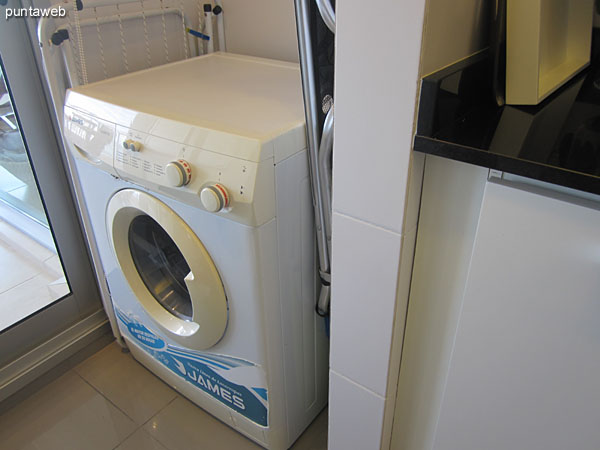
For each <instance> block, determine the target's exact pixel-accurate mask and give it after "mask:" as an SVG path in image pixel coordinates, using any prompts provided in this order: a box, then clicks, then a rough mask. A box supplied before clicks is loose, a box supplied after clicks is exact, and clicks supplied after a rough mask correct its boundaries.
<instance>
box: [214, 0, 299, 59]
mask: <svg viewBox="0 0 600 450" xmlns="http://www.w3.org/2000/svg"><path fill="white" fill-rule="evenodd" d="M223 10H224V11H225V16H224V17H225V33H226V36H225V39H226V41H227V51H229V52H232V53H242V54H244V55H253V56H261V57H264V58H273V59H281V60H285V61H292V62H298V38H297V36H296V18H295V15H294V2H293V0H286V1H281V0H252V1H249V0H223Z"/></svg>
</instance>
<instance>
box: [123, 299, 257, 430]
mask: <svg viewBox="0 0 600 450" xmlns="http://www.w3.org/2000/svg"><path fill="white" fill-rule="evenodd" d="M115 310H116V312H117V317H118V318H119V320H120V321H121V322H122V323H123V324H124V325H125V326H126V327H127V331H128V334H129V336H131V338H133V339H134V340H135V341H137V342H139V343H140V344H142V345H141V346H142V348H143V349H144V350H145V351H146V352H147V353H149V354H150V355H152V356H153V357H154V359H156V360H157V361H160V362H161V363H162V364H164V365H165V366H166V367H167V368H168V369H169V370H171V372H173V373H175V374H177V375H179V376H180V377H181V378H184V379H185V380H186V381H188V382H189V383H192V384H193V385H194V386H196V387H197V388H198V389H200V390H202V391H203V392H205V393H207V394H208V395H210V396H211V397H213V398H214V399H216V400H218V401H220V402H221V403H223V404H225V405H227V406H229V407H230V408H231V409H233V410H234V411H236V412H238V413H240V414H241V415H243V416H244V417H247V418H248V419H250V420H252V421H253V422H256V423H257V424H259V425H262V426H265V427H266V426H267V425H268V408H269V403H268V396H267V388H266V383H265V376H264V372H263V370H262V369H261V368H260V367H259V366H257V365H256V364H253V363H251V362H249V361H245V360H243V359H238V358H232V357H229V356H222V355H213V354H210V353H203V352H194V351H191V350H187V349H183V348H179V347H175V346H172V345H170V344H167V343H166V342H165V341H163V340H162V339H160V338H159V337H158V336H157V335H155V334H154V333H153V332H152V331H150V330H149V329H148V328H146V327H145V326H144V325H143V324H141V323H139V322H138V321H137V320H135V319H134V318H132V317H130V316H128V315H126V314H124V313H123V312H122V311H120V310H118V309H116V308H115Z"/></svg>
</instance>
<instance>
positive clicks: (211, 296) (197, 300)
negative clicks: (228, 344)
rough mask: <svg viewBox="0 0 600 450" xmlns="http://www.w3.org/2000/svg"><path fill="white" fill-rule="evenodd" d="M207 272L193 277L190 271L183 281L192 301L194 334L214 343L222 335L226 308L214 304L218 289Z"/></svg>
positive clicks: (225, 322) (217, 303)
mask: <svg viewBox="0 0 600 450" xmlns="http://www.w3.org/2000/svg"><path fill="white" fill-rule="evenodd" d="M207 272H208V271H201V272H200V274H199V276H195V275H194V272H192V271H191V270H190V272H189V273H188V274H187V275H186V276H185V278H184V279H183V281H184V282H185V285H186V287H187V289H188V292H189V294H190V298H191V299H192V311H193V312H192V321H193V322H195V323H196V324H198V326H199V328H198V331H196V333H195V334H197V335H199V336H203V339H206V340H207V341H212V343H215V341H216V340H218V339H219V338H220V337H221V336H222V335H223V330H224V329H225V327H226V325H227V315H228V314H227V308H222V305H221V304H220V302H215V298H218V296H219V294H220V293H219V292H218V291H219V289H218V287H217V286H215V284H214V279H213V278H212V277H210V276H209V274H208V273H207ZM221 289H222V287H221Z"/></svg>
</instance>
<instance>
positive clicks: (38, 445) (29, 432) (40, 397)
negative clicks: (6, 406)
mask: <svg viewBox="0 0 600 450" xmlns="http://www.w3.org/2000/svg"><path fill="white" fill-rule="evenodd" d="M134 430H135V424H134V423H133V421H132V420H131V419H129V418H128V417H127V416H126V415H125V414H123V413H122V412H121V411H119V410H118V409H117V408H116V407H115V406H114V405H112V404H111V403H110V402H109V401H107V400H106V399H105V398H104V397H102V396H101V395H100V394H98V392H96V391H95V390H94V389H93V388H91V387H90V386H89V385H88V384H87V383H86V382H85V381H83V380H82V379H81V378H80V377H79V376H78V375H77V374H76V373H74V372H67V373H66V374H65V375H63V376H62V377H60V378H58V379H57V380H55V381H53V382H52V383H50V384H48V385H47V386H46V387H45V388H43V389H42V390H40V391H39V392H37V393H36V394H34V395H32V396H31V397H29V398H28V399H27V400H25V401H23V402H22V403H20V404H19V405H17V406H16V407H15V408H13V409H11V410H9V411H7V412H6V413H5V414H3V415H2V416H0V443H1V445H2V448H6V449H11V450H12V449H40V450H41V449H44V450H54V449H57V450H59V449H60V450H69V449H73V450H75V449H78V450H79V449H86V450H103V449H106V450H110V449H113V448H114V447H116V446H117V445H118V444H119V443H120V442H122V441H123V440H124V439H125V438H127V436H129V435H130V434H131V433H132V432H133V431H134Z"/></svg>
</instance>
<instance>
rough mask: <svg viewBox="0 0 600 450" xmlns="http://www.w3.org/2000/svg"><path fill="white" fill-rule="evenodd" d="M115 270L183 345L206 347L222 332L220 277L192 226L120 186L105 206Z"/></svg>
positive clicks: (143, 195) (162, 206)
mask: <svg viewBox="0 0 600 450" xmlns="http://www.w3.org/2000/svg"><path fill="white" fill-rule="evenodd" d="M106 223H107V227H108V234H109V236H110V240H111V243H112V247H113V251H114V254H115V256H116V258H117V261H118V263H119V266H120V268H121V271H122V272H123V275H124V276H125V279H126V280H127V282H128V283H129V286H130V287H131V289H132V290H133V292H134V294H135V297H136V299H137V300H138V301H139V302H140V304H141V305H142V306H143V307H144V309H145V310H146V312H147V313H148V315H149V316H150V317H151V318H152V320H153V321H154V322H155V324H156V325H157V326H158V327H159V328H160V329H161V330H162V331H163V332H164V333H166V334H167V335H168V336H169V337H170V338H172V339H173V340H175V341H176V342H179V343H180V344H182V345H184V346H185V347H187V348H193V349H198V350H202V349H207V348H210V347H212V346H213V345H214V344H216V343H217V342H218V341H219V340H220V339H221V337H222V336H223V334H224V332H225V328H226V326H227V318H228V310H227V299H226V296H225V291H224V289H223V284H222V281H221V277H220V276H219V273H218V271H217V268H216V267H215V265H214V263H213V261H212V258H211V257H210V255H209V254H208V252H207V251H206V249H205V247H204V245H203V244H202V242H201V241H200V239H199V238H198V237H197V236H196V234H195V233H194V232H193V231H192V229H191V228H190V227H189V226H188V225H187V224H186V223H185V221H184V220H183V219H182V218H181V217H179V216H178V215H177V214H176V213H175V212H174V211H173V210H172V209H171V208H169V207H168V206H167V205H166V204H165V203H163V202H162V201H160V200H158V199H157V198H155V197H153V196H152V195H149V194H147V193H145V192H142V191H139V190H136V189H124V190H121V191H119V192H117V193H116V194H115V195H113V197H112V198H111V199H110V201H109V203H108V207H107V210H106Z"/></svg>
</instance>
